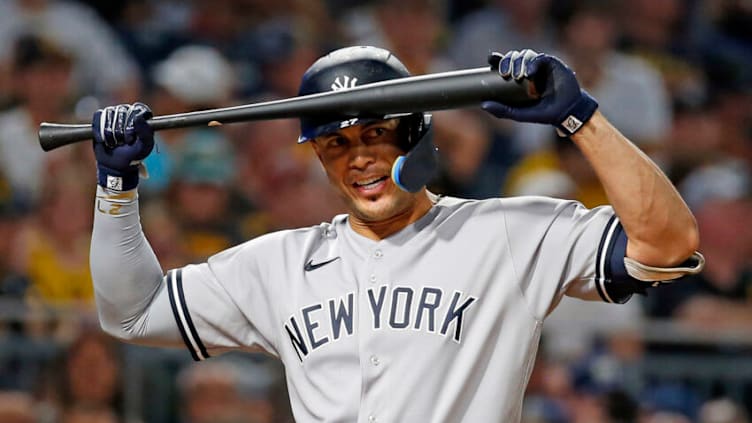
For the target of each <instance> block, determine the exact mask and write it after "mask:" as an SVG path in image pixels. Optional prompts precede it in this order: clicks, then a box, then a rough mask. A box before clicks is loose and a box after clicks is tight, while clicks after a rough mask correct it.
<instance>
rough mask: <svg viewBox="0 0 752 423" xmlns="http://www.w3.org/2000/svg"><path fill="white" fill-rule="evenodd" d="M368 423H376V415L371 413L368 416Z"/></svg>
mask: <svg viewBox="0 0 752 423" xmlns="http://www.w3.org/2000/svg"><path fill="white" fill-rule="evenodd" d="M368 423H376V416H374V415H373V414H371V415H370V416H368Z"/></svg>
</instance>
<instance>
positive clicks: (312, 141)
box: [308, 140, 324, 166]
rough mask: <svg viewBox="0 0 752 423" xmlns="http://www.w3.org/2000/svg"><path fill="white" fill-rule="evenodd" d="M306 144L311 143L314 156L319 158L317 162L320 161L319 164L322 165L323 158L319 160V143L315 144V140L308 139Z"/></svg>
mask: <svg viewBox="0 0 752 423" xmlns="http://www.w3.org/2000/svg"><path fill="white" fill-rule="evenodd" d="M308 144H310V145H311V148H313V152H314V153H316V157H318V158H319V163H321V165H322V166H323V165H324V162H323V160H321V150H320V147H319V145H318V144H316V140H311V141H308Z"/></svg>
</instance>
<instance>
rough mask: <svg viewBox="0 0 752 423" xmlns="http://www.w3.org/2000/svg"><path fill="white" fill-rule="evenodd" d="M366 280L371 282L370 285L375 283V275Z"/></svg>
mask: <svg viewBox="0 0 752 423" xmlns="http://www.w3.org/2000/svg"><path fill="white" fill-rule="evenodd" d="M368 280H369V281H371V283H376V275H375V274H373V273H372V274H371V276H369V277H368Z"/></svg>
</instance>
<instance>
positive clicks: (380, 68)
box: [298, 46, 437, 192]
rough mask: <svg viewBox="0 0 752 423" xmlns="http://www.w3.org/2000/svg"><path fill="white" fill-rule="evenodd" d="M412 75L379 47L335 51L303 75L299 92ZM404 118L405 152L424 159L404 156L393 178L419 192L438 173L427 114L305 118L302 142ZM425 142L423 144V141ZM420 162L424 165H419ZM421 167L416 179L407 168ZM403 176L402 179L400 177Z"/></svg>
mask: <svg viewBox="0 0 752 423" xmlns="http://www.w3.org/2000/svg"><path fill="white" fill-rule="evenodd" d="M406 76H410V72H409V71H408V70H407V68H406V67H405V65H403V64H402V62H400V61H399V59H397V57H395V56H394V55H393V54H392V53H391V52H390V51H388V50H384V49H382V48H378V47H370V46H356V47H346V48H342V49H339V50H335V51H333V52H331V53H329V54H327V55H326V56H323V57H321V58H320V59H318V60H317V61H316V62H314V63H313V65H311V67H310V68H308V70H307V71H306V72H305V74H303V79H302V81H301V84H300V88H299V90H298V95H299V96H303V95H309V94H318V93H323V92H328V91H338V90H345V89H349V88H353V87H356V86H360V85H364V84H370V83H373V82H379V81H386V80H389V79H396V78H402V77H406ZM392 118H400V128H401V129H402V130H403V131H404V132H403V133H404V134H405V136H403V137H402V142H403V143H404V145H403V146H402V148H403V150H405V152H408V157H407V158H408V159H409V156H410V154H409V152H410V151H411V150H413V149H415V150H421V153H420V154H417V153H418V152H417V151H415V153H416V156H420V160H413V161H416V163H415V164H414V165H412V164H411V161H410V160H407V162H406V161H405V160H406V158H405V157H404V156H401V157H400V159H398V161H397V162H396V163H395V165H396V166H395V168H394V169H393V172H392V177H393V179H394V180H395V182H396V183H397V185H398V186H400V188H402V189H404V190H405V191H410V192H415V191H417V190H419V189H420V188H422V187H423V186H424V185H425V184H426V182H427V181H428V180H429V179H430V178H431V177H432V176H433V174H434V173H435V171H436V161H437V160H436V157H435V147H433V143H432V142H431V141H430V137H429V136H428V132H429V129H430V127H431V116H430V115H429V114H427V113H402V114H391V115H382V116H371V115H369V116H356V117H353V116H352V115H348V116H345V115H342V116H330V117H326V118H317V119H311V118H301V119H300V137H299V138H298V143H304V142H306V141H310V140H312V139H314V138H316V137H319V136H321V135H325V134H328V133H332V132H336V131H338V130H339V129H342V128H345V127H348V126H352V125H360V124H363V123H367V122H371V121H374V120H382V119H392ZM421 141H422V142H421ZM418 144H428V145H426V146H425V147H420V148H416V146H417V145H418ZM418 161H420V163H417V162H418ZM417 167H419V168H421V169H424V168H425V170H420V171H419V172H417V173H418V174H419V175H421V176H420V177H418V178H414V177H412V176H411V175H412V174H413V173H415V172H408V173H409V174H410V175H407V173H406V172H405V169H403V168H417ZM400 175H402V177H400Z"/></svg>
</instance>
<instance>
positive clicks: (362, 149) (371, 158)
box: [349, 139, 376, 169]
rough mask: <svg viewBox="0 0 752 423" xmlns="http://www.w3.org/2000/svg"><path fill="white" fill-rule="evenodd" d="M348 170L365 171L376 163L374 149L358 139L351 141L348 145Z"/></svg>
mask: <svg viewBox="0 0 752 423" xmlns="http://www.w3.org/2000/svg"><path fill="white" fill-rule="evenodd" d="M349 154H350V162H349V163H350V168H353V169H365V168H367V167H368V166H369V165H370V164H371V163H373V162H375V161H376V149H375V148H373V146H369V145H368V144H366V143H364V142H363V141H361V140H360V139H358V140H353V142H352V144H350V151H349Z"/></svg>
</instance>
